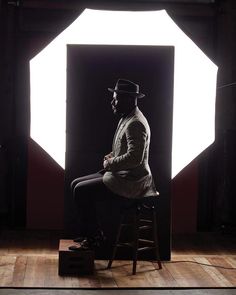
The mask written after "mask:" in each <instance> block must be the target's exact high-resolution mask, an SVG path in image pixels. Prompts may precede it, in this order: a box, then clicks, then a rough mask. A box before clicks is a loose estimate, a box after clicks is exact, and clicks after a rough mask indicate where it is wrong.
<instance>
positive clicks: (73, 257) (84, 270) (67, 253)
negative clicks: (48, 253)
mask: <svg viewBox="0 0 236 295" xmlns="http://www.w3.org/2000/svg"><path fill="white" fill-rule="evenodd" d="M73 244H75V243H74V242H73V240H64V239H61V240H60V242H59V257H58V274H59V275H60V276H64V275H85V274H92V273H93V272H94V258H95V255H94V251H92V250H82V251H72V250H69V246H71V245H73Z"/></svg>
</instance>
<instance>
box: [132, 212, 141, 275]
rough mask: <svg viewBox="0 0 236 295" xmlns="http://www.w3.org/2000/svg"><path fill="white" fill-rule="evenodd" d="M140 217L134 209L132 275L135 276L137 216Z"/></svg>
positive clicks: (137, 235)
mask: <svg viewBox="0 0 236 295" xmlns="http://www.w3.org/2000/svg"><path fill="white" fill-rule="evenodd" d="M139 215H140V208H137V209H136V212H135V214H134V230H133V232H134V237H133V239H134V241H133V243H134V244H133V272H132V273H133V275H135V274H136V266H137V257H138V238H139V232H138V230H139V217H140V216H139Z"/></svg>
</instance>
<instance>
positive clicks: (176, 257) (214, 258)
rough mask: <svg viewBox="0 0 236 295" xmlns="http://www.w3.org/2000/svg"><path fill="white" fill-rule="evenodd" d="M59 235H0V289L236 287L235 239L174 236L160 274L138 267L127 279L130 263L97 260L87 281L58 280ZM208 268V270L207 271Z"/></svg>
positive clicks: (148, 266) (143, 264) (150, 266)
mask: <svg viewBox="0 0 236 295" xmlns="http://www.w3.org/2000/svg"><path fill="white" fill-rule="evenodd" d="M59 238H60V236H59V234H58V233H55V232H53V233H52V232H40V231H37V232H36V231H35V232H33V231H31V232H30V231H5V232H2V233H1V235H0V287H39V288H45V287H50V288H51V287H52V288H53V287H55V288H73V287H79V288H117V287H123V288H130V287H131V288H132V287H134V288H139V287H144V288H149V287H160V288H163V287H164V288H172V287H191V288H192V287H196V288H201V287H216V288H218V287H235V286H236V243H235V241H236V238H235V236H233V235H225V236H223V235H221V234H196V235H192V236H186V235H185V236H175V237H174V239H173V251H172V259H171V261H170V262H163V269H162V270H155V265H154V264H153V263H151V262H148V261H139V262H138V266H137V274H136V275H135V276H133V275H132V274H131V270H132V262H131V261H115V262H114V263H113V267H112V269H111V270H107V269H106V266H107V261H103V260H97V261H96V262H95V267H96V271H95V273H94V274H93V275H89V276H74V277H73V276H63V277H60V276H58V252H57V251H58V243H59ZM209 265H210V266H209ZM213 265H217V266H219V267H213Z"/></svg>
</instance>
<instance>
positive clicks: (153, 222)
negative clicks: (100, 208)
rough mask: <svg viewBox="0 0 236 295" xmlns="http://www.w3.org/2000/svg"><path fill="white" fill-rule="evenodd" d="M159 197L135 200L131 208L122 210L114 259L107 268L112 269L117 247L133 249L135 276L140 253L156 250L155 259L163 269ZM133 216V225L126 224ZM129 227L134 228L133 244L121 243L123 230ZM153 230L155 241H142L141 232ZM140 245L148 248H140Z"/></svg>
mask: <svg viewBox="0 0 236 295" xmlns="http://www.w3.org/2000/svg"><path fill="white" fill-rule="evenodd" d="M156 203H157V197H156V196H150V197H143V198H141V199H135V200H134V203H133V204H132V205H131V206H129V207H123V208H122V210H121V218H120V223H119V227H118V231H117V235H116V240H115V245H114V247H113V253H112V258H111V259H110V260H109V263H108V266H107V268H108V269H109V268H111V265H112V262H113V260H114V259H115V256H116V251H117V247H131V248H132V251H133V275H135V274H136V266H137V257H138V253H139V252H143V251H146V250H154V251H155V257H156V260H157V263H158V267H159V269H161V268H162V265H161V261H160V254H159V241H158V231H157V212H156V209H157V204H156ZM145 213H146V214H148V215H149V217H148V219H147V218H142V215H143V214H145ZM130 214H132V217H133V218H132V219H133V222H132V223H125V219H126V218H127V216H129V215H130ZM127 226H132V227H133V240H132V241H131V242H120V236H121V232H122V229H124V228H125V227H127ZM149 229H151V230H152V236H153V240H149V239H142V238H141V235H140V234H141V232H142V233H145V231H147V230H149ZM140 243H142V244H143V245H146V246H142V247H140V245H139V244H140Z"/></svg>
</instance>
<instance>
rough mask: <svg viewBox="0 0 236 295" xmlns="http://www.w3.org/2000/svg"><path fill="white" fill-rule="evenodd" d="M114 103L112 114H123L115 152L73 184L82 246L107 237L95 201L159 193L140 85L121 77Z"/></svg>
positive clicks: (117, 133) (113, 90)
mask: <svg viewBox="0 0 236 295" xmlns="http://www.w3.org/2000/svg"><path fill="white" fill-rule="evenodd" d="M108 90H109V91H110V92H112V93H113V99H112V101H111V106H112V110H113V113H114V114H115V115H118V116H120V117H121V119H120V121H119V123H118V126H117V130H116V132H115V135H114V139H113V144H112V151H111V152H110V153H109V154H107V155H106V156H105V157H104V161H103V168H104V169H103V170H102V171H100V172H98V173H94V174H90V175H87V176H84V177H80V178H77V179H75V180H74V181H73V182H72V183H71V188H72V191H73V196H74V200H75V203H76V206H77V210H78V216H79V220H80V225H81V227H80V234H81V236H82V237H79V238H78V239H75V241H77V242H81V243H80V245H79V247H77V246H75V245H73V246H72V247H71V249H74V250H75V249H77V248H91V247H95V246H99V244H100V242H101V241H102V240H103V239H104V236H103V232H102V230H101V227H100V225H99V222H98V218H97V214H96V202H98V201H105V200H107V199H109V198H119V199H120V200H121V201H123V202H132V200H133V199H136V198H143V197H146V196H150V195H158V192H157V191H156V188H155V185H154V183H153V178H152V174H151V171H150V167H149V164H148V156H149V145H150V128H149V125H148V122H147V120H146V118H145V117H144V115H143V114H142V112H141V111H140V110H139V108H138V106H137V100H138V99H139V98H142V97H144V96H145V95H144V94H142V93H140V92H139V85H137V84H135V83H133V82H131V81H129V80H126V79H118V81H117V83H116V85H115V88H114V89H113V88H108Z"/></svg>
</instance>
